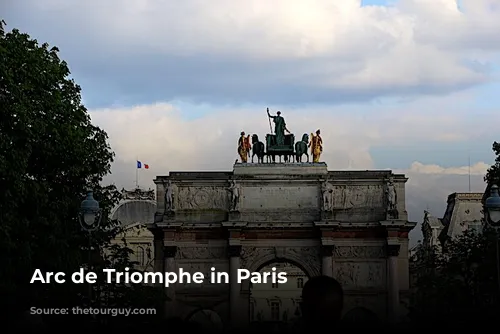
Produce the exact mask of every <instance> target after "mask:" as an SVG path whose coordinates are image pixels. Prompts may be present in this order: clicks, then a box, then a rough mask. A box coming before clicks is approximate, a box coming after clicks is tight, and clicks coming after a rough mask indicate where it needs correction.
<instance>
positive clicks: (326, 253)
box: [321, 245, 334, 277]
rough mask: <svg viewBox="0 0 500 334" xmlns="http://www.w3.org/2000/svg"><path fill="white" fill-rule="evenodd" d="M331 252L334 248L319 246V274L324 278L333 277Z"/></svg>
mask: <svg viewBox="0 0 500 334" xmlns="http://www.w3.org/2000/svg"><path fill="white" fill-rule="evenodd" d="M333 250H334V246H332V245H328V246H326V245H325V246H321V256H322V263H321V274H322V275H324V276H330V277H333Z"/></svg>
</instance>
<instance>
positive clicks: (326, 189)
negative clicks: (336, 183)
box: [321, 180, 333, 211]
mask: <svg viewBox="0 0 500 334" xmlns="http://www.w3.org/2000/svg"><path fill="white" fill-rule="evenodd" d="M321 193H322V194H323V211H332V210H333V186H332V185H331V184H330V182H328V180H325V181H323V183H322V184H321Z"/></svg>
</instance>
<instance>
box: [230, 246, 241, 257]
mask: <svg viewBox="0 0 500 334" xmlns="http://www.w3.org/2000/svg"><path fill="white" fill-rule="evenodd" d="M228 254H229V257H240V256H241V246H240V245H234V246H229V249H228Z"/></svg>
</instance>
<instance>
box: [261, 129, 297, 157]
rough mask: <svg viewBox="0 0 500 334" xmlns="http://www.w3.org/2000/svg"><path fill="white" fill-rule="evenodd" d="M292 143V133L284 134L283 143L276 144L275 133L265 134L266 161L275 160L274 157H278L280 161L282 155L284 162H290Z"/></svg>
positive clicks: (292, 149)
mask: <svg viewBox="0 0 500 334" xmlns="http://www.w3.org/2000/svg"><path fill="white" fill-rule="evenodd" d="M294 145H295V136H294V135H293V134H288V135H285V140H284V144H283V145H278V144H277V143H276V135H275V134H267V135H266V156H267V162H276V157H278V158H279V161H280V162H281V157H283V160H284V162H291V161H293V158H294V154H295V153H294Z"/></svg>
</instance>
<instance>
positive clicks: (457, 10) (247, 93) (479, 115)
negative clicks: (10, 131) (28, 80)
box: [0, 0, 500, 242]
mask: <svg viewBox="0 0 500 334" xmlns="http://www.w3.org/2000/svg"><path fill="white" fill-rule="evenodd" d="M0 13H2V14H3V15H4V19H5V20H6V22H7V25H8V26H7V28H14V27H16V28H19V29H20V30H22V31H26V32H28V33H30V34H31V35H32V36H33V37H35V38H37V39H38V40H40V41H44V42H45V41H46V42H49V43H50V44H53V45H57V46H59V48H60V50H61V57H62V58H64V59H65V60H66V61H67V62H68V63H69V65H70V68H71V70H72V73H73V76H74V78H75V80H76V81H77V82H78V83H79V84H80V85H81V86H82V89H83V98H84V102H85V104H86V106H87V107H88V108H89V110H90V113H91V115H92V118H93V121H94V122H95V123H96V124H98V125H100V126H101V127H103V128H104V129H105V130H106V131H107V132H108V134H109V136H110V141H111V144H112V147H113V149H114V150H115V152H116V163H115V165H114V166H113V175H112V176H111V177H110V178H109V180H110V181H113V182H115V183H116V184H117V185H118V186H125V187H133V186H134V182H135V161H136V158H137V157H138V158H139V160H141V161H143V162H145V163H148V164H149V165H150V169H149V170H148V171H141V173H140V180H139V181H140V184H141V186H143V187H153V184H152V179H153V178H154V177H155V176H156V175H163V174H167V173H168V172H169V171H171V170H212V169H222V170H230V169H231V167H232V163H233V162H234V160H235V159H236V146H235V145H236V141H237V139H238V135H239V132H240V131H242V130H244V131H246V132H247V133H257V134H259V135H261V136H262V137H263V136H264V135H265V134H266V133H268V132H269V123H268V120H267V116H266V113H265V110H266V107H269V108H270V109H271V110H272V111H276V110H278V109H279V110H281V111H282V112H283V116H284V117H285V118H286V121H287V125H288V128H289V129H290V130H291V131H292V132H293V133H295V134H296V136H300V135H301V134H303V133H310V132H312V131H315V130H316V129H318V128H320V129H321V131H322V134H323V139H324V144H325V153H324V156H323V160H324V161H326V162H327V164H328V166H329V168H330V169H387V168H390V169H394V170H396V171H398V172H403V173H406V174H407V175H408V176H409V177H410V179H409V181H408V183H407V207H408V210H409V213H410V218H411V220H413V221H421V220H422V216H423V210H424V209H425V208H426V207H428V208H429V209H430V210H431V212H433V213H434V214H435V215H436V216H441V215H442V214H443V213H444V209H445V202H446V196H447V195H448V194H449V193H451V192H455V191H464V192H467V191H468V190H469V181H468V180H469V176H468V170H469V168H468V165H469V157H470V161H471V169H470V170H471V174H472V175H471V186H472V187H471V189H472V191H477V192H480V191H483V189H484V184H483V181H482V177H483V174H484V172H485V170H486V168H487V165H488V164H490V163H491V162H492V161H493V158H494V157H493V155H492V152H491V144H492V142H493V141H494V140H495V139H498V135H497V131H498V125H499V124H500V113H499V112H498V111H499V110H498V108H499V107H498V105H499V102H500V97H496V96H495V92H498V90H499V87H500V80H499V79H500V77H499V71H498V69H499V68H500V34H499V33H498V31H500V0H462V1H459V2H458V3H457V2H456V1H454V0H399V1H391V2H389V1H385V0H371V1H368V0H365V1H361V0H272V1H268V0H210V1H208V0H206V1H203V0H182V1H178V0H106V1H102V0H86V1H78V0H23V1H19V0H17V1H16V0H4V1H2V2H1V4H0ZM419 230H420V228H419V227H417V229H416V231H414V232H413V233H412V240H413V242H414V241H415V240H416V239H417V238H418V237H419V235H420V231H419Z"/></svg>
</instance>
